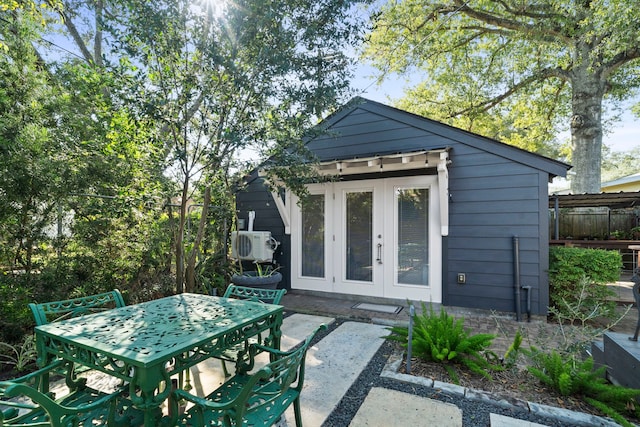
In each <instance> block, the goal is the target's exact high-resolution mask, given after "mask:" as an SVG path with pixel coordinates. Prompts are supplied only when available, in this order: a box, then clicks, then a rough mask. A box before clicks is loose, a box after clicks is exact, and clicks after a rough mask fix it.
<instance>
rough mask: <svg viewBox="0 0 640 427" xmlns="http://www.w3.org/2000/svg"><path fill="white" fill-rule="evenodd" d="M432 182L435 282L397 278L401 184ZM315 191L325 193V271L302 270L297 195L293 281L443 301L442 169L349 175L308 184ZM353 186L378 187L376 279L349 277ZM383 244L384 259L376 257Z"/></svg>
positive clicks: (431, 248)
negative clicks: (309, 273) (348, 197)
mask: <svg viewBox="0 0 640 427" xmlns="http://www.w3.org/2000/svg"><path fill="white" fill-rule="evenodd" d="M407 188H427V189H428V190H429V233H428V235H429V268H428V272H429V273H428V274H429V282H428V283H429V285H428V286H424V285H408V284H401V283H397V274H396V268H395V266H396V265H397V263H398V259H397V251H396V250H395V248H396V247H397V245H398V241H397V239H398V236H397V232H396V230H397V221H398V212H397V201H396V193H397V190H398V189H407ZM308 189H309V192H310V193H311V194H321V195H324V201H325V203H324V218H325V230H324V242H325V246H324V260H325V270H324V273H325V274H324V277H304V276H302V275H301V263H302V257H301V251H302V242H301V235H300V227H301V210H300V208H299V206H298V204H297V203H298V200H297V198H296V197H295V196H293V197H292V203H291V205H290V206H291V207H292V215H291V286H292V288H293V289H304V290H311V291H323V292H332V293H346V294H355V295H367V296H376V297H387V298H398V299H411V300H415V301H427V302H429V301H431V302H435V303H440V302H442V238H441V236H442V234H441V224H440V199H441V198H440V197H439V191H440V189H439V186H438V176H437V175H419V176H413V177H406V178H386V179H378V180H362V181H347V182H337V183H326V184H312V185H309V186H308ZM350 191H372V192H373V223H372V228H373V229H372V234H373V236H372V243H373V244H372V248H371V250H372V260H373V263H372V264H373V265H372V269H373V271H372V274H373V275H372V282H370V283H368V282H359V281H352V280H346V279H345V276H344V272H345V264H344V260H345V253H344V249H343V248H344V247H345V244H344V243H345V227H344V225H343V223H344V217H345V216H344V215H345V206H344V204H345V203H344V200H345V194H346V193H347V192H350ZM378 244H381V245H382V246H381V250H380V253H381V255H382V259H381V263H378V262H377V261H376V259H377V257H378V247H377V245H378Z"/></svg>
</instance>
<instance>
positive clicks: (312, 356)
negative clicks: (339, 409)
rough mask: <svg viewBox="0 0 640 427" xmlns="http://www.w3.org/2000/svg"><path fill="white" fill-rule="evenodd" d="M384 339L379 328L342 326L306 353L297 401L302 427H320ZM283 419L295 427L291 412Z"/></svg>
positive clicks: (349, 324)
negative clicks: (300, 393) (302, 385)
mask: <svg viewBox="0 0 640 427" xmlns="http://www.w3.org/2000/svg"><path fill="white" fill-rule="evenodd" d="M385 335H387V331H386V329H385V327H384V326H381V325H373V324H370V323H358V322H345V323H343V324H342V325H340V326H339V327H338V328H336V329H335V330H334V331H333V332H331V333H330V334H329V335H327V336H326V337H325V338H324V339H322V340H321V341H320V342H318V344H317V345H315V346H313V347H312V348H310V349H309V351H308V352H307V361H306V371H305V372H306V374H305V383H304V388H303V390H302V396H301V398H300V403H301V411H302V419H303V420H304V423H305V425H309V426H320V425H322V423H323V422H324V421H325V420H326V419H327V417H328V416H329V415H330V414H331V412H332V411H333V410H334V409H335V407H336V406H337V405H338V403H339V402H340V400H342V397H343V396H344V395H345V393H346V392H347V390H348V389H349V387H351V384H353V382H354V381H355V379H356V378H358V376H359V375H360V373H361V372H362V370H363V369H364V368H365V367H366V366H367V364H368V363H369V361H370V360H371V358H372V357H373V355H374V354H375V353H376V351H378V349H379V348H380V346H381V345H382V343H383V342H384V339H383V338H381V337H383V336H385ZM285 415H286V419H287V423H288V424H289V425H290V426H292V425H295V419H294V416H293V408H289V409H288V410H287V412H286V414H285ZM391 425H398V424H391Z"/></svg>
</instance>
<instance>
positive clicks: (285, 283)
mask: <svg viewBox="0 0 640 427" xmlns="http://www.w3.org/2000/svg"><path fill="white" fill-rule="evenodd" d="M236 208H237V210H238V218H243V219H244V220H245V228H244V229H245V230H246V229H247V227H248V226H249V211H255V213H256V217H255V220H254V222H253V229H254V231H270V232H271V235H272V236H273V238H274V239H276V240H277V241H279V242H280V246H279V247H278V249H277V250H276V252H275V253H274V261H275V262H276V264H278V265H279V266H280V271H281V273H282V282H281V283H280V285H279V286H278V287H279V288H285V289H291V280H290V276H291V275H290V272H289V266H288V265H289V260H290V259H291V249H290V245H291V238H290V236H288V235H286V234H285V233H284V224H283V223H282V219H281V218H280V213H279V212H278V208H277V207H276V205H275V202H274V201H273V197H272V196H271V193H269V192H268V191H266V187H265V186H264V181H263V180H262V179H260V178H258V179H255V180H254V181H253V182H251V183H250V184H249V186H248V187H247V188H246V189H244V190H241V191H239V192H238V193H236ZM251 264H252V263H251V262H247V261H245V263H244V264H243V265H244V266H246V267H247V268H251Z"/></svg>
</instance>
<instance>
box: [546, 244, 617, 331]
mask: <svg viewBox="0 0 640 427" xmlns="http://www.w3.org/2000/svg"><path fill="white" fill-rule="evenodd" d="M621 267H622V257H621V255H620V253H619V252H617V251H605V250H600V249H584V248H568V247H551V248H550V249H549V285H550V299H551V305H552V309H553V310H555V311H556V312H557V313H558V314H559V315H561V316H562V317H564V318H566V319H567V320H569V321H572V322H573V321H575V320H580V321H582V322H583V323H584V322H585V321H586V320H588V319H591V318H593V317H596V316H604V317H611V316H612V315H613V310H614V309H615V303H614V302H613V301H611V300H610V297H612V296H615V293H613V291H612V290H611V289H609V288H608V287H607V286H606V284H607V283H611V282H615V281H617V280H618V279H619V278H620V269H621ZM608 299H609V300H608Z"/></svg>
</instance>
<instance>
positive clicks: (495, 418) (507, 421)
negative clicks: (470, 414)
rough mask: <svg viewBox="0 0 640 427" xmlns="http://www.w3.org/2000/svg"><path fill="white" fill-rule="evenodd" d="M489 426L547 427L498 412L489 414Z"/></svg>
mask: <svg viewBox="0 0 640 427" xmlns="http://www.w3.org/2000/svg"><path fill="white" fill-rule="evenodd" d="M489 420H490V421H489V422H490V423H491V427H547V426H545V425H543V424H538V423H532V422H531V421H525V420H518V419H515V418H511V417H506V416H504V415H499V414H489Z"/></svg>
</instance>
